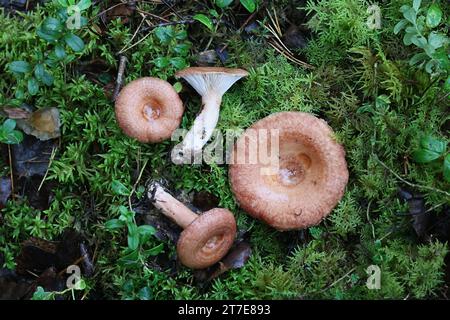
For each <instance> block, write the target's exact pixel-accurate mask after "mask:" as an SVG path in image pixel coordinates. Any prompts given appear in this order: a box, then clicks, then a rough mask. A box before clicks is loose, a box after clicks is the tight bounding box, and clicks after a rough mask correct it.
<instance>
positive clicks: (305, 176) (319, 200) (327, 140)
mask: <svg viewBox="0 0 450 320" xmlns="http://www.w3.org/2000/svg"><path fill="white" fill-rule="evenodd" d="M249 129H251V130H249ZM249 129H247V130H246V131H245V132H244V134H243V135H242V136H241V137H240V138H239V139H238V141H237V142H236V144H235V146H234V149H233V152H232V155H231V159H232V160H233V161H234V162H235V163H232V164H231V165H230V168H229V177H230V184H231V188H232V191H233V194H234V196H235V197H236V200H237V202H238V203H239V204H240V206H241V207H242V208H243V209H244V210H245V211H246V212H247V213H249V214H250V215H251V216H253V217H255V218H257V219H261V220H263V221H264V222H266V223H267V224H269V225H271V226H273V227H274V228H276V229H278V230H280V231H284V230H291V229H303V228H307V227H310V226H313V225H316V224H318V223H319V222H320V221H321V220H322V219H323V218H325V217H326V216H327V215H328V214H329V213H330V212H331V211H332V209H333V208H334V207H335V206H336V204H337V203H338V202H339V200H340V199H341V198H342V196H343V194H344V190H345V186H346V185H347V181H348V170H347V163H346V161H345V151H344V148H343V147H342V146H341V145H340V144H338V143H337V142H336V141H335V140H334V139H333V137H332V136H333V132H332V129H331V128H330V127H329V126H328V124H327V123H326V122H325V121H324V120H321V119H319V118H317V117H315V116H313V115H310V114H307V113H302V112H280V113H275V114H272V115H270V116H268V117H266V118H264V119H262V120H260V121H258V122H256V123H255V124H253V125H252V126H251V127H250V128H249ZM261 130H268V131H272V130H278V131H277V132H278V137H279V140H278V148H276V149H278V150H276V151H274V152H275V159H278V160H277V161H275V163H276V164H273V163H266V162H267V161H264V162H262V161H261V159H257V161H255V162H253V163H250V161H241V162H246V163H236V162H237V159H239V155H240V158H241V159H249V158H250V153H258V154H261V151H262V148H265V149H266V150H267V146H270V145H271V143H274V142H273V141H268V139H269V134H267V135H261V136H259V135H258V136H257V138H256V139H255V138H254V137H255V136H256V135H253V138H252V137H251V134H250V133H251V132H258V131H261ZM264 137H267V138H264ZM252 141H253V142H254V145H253V146H252V147H250V143H251V142H252ZM255 145H256V147H255ZM250 150H253V151H250ZM244 156H245V158H244ZM262 169H263V170H262ZM267 169H270V170H267Z"/></svg>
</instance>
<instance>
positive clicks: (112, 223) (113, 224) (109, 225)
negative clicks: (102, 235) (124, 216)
mask: <svg viewBox="0 0 450 320" xmlns="http://www.w3.org/2000/svg"><path fill="white" fill-rule="evenodd" d="M124 226H125V222H123V221H122V220H119V219H111V220H108V221H106V222H105V228H106V229H108V230H116V229H122V228H123V227H124Z"/></svg>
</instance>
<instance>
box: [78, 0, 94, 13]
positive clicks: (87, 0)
mask: <svg viewBox="0 0 450 320" xmlns="http://www.w3.org/2000/svg"><path fill="white" fill-rule="evenodd" d="M91 4H92V2H91V0H80V2H78V3H77V6H78V8H80V10H81V11H83V10H86V9H87V8H89V7H90V6H91Z"/></svg>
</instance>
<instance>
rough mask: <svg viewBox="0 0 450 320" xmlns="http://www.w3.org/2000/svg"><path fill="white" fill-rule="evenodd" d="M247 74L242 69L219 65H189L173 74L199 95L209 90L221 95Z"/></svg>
mask: <svg viewBox="0 0 450 320" xmlns="http://www.w3.org/2000/svg"><path fill="white" fill-rule="evenodd" d="M247 75H248V72H247V71H245V70H243V69H233V68H220V67H189V68H186V69H183V70H181V71H178V72H177V73H176V74H175V76H176V77H178V78H183V79H184V80H186V81H187V82H188V83H189V84H190V85H191V86H192V87H193V88H194V89H195V90H196V91H197V92H198V94H200V95H201V96H204V95H206V94H207V93H209V92H211V91H212V92H214V93H217V94H220V95H223V94H224V93H225V92H227V91H228V89H230V87H231V86H232V85H233V84H234V83H235V82H236V81H238V80H239V79H241V78H242V77H245V76H247Z"/></svg>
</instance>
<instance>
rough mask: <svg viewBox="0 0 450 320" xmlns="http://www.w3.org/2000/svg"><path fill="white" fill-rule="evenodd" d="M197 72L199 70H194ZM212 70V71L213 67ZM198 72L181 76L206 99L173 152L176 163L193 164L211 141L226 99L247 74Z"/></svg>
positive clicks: (203, 99) (173, 159)
mask: <svg viewBox="0 0 450 320" xmlns="http://www.w3.org/2000/svg"><path fill="white" fill-rule="evenodd" d="M191 69H195V68H191ZM211 69H212V68H211ZM239 71H240V72H237V73H232V72H222V71H210V70H205V71H195V72H185V73H182V74H181V75H180V77H182V78H183V79H184V80H186V81H187V82H188V83H189V84H190V85H191V86H192V87H193V88H194V89H195V90H196V91H197V93H198V94H200V95H201V96H202V111H201V112H200V114H199V115H198V116H197V118H196V119H195V120H194V124H193V125H192V127H191V129H190V130H189V131H188V133H187V134H186V136H185V137H184V139H183V141H182V142H181V143H179V144H178V145H176V146H175V148H174V149H173V150H172V161H173V162H174V163H189V162H190V161H191V158H192V157H193V156H194V155H195V154H197V153H199V152H200V151H201V150H202V149H203V146H204V145H205V144H206V143H207V142H208V140H209V139H210V138H211V136H212V134H213V131H214V129H215V128H216V125H217V122H218V120H219V111H220V104H221V102H222V96H223V95H224V94H225V92H227V91H228V89H230V87H231V86H232V85H233V84H234V83H235V82H236V81H238V80H239V79H241V78H242V77H244V76H245V75H246V72H242V71H243V70H239Z"/></svg>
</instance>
